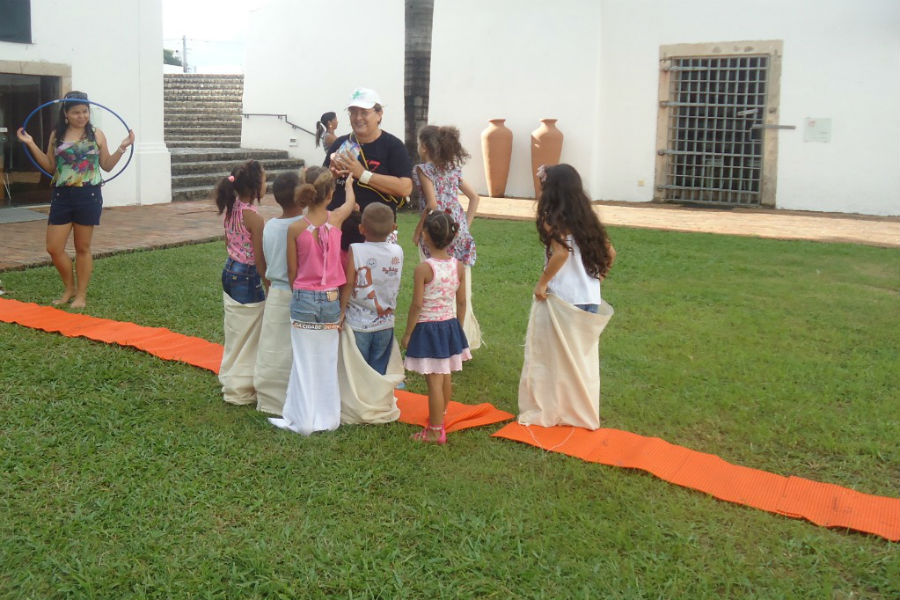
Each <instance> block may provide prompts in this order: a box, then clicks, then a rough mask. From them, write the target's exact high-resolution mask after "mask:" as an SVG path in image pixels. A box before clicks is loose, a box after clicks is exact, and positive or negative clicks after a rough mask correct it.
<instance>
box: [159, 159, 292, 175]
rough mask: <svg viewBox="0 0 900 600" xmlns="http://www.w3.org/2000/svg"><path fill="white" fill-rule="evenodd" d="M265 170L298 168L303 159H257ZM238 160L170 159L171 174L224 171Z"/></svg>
mask: <svg viewBox="0 0 900 600" xmlns="http://www.w3.org/2000/svg"><path fill="white" fill-rule="evenodd" d="M258 160H259V161H260V162H261V163H262V166H263V168H265V169H266V171H278V170H284V169H291V168H295V167H296V168H300V167H301V166H303V164H304V163H303V159H300V158H266V157H263V158H259V159H258ZM237 162H240V160H234V159H231V158H229V159H228V160H202V161H196V162H185V163H177V162H175V161H174V160H173V161H172V175H173V176H176V175H192V174H200V173H211V172H219V171H222V170H225V171H226V172H227V171H228V170H229V169H230V168H231V167H232V166H233V165H234V164H235V163H237Z"/></svg>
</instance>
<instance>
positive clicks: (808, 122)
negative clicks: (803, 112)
mask: <svg viewBox="0 0 900 600" xmlns="http://www.w3.org/2000/svg"><path fill="white" fill-rule="evenodd" d="M803 141H804V142H821V143H823V144H827V143H828V142H830V141H831V119H815V118H811V117H806V119H804V123H803Z"/></svg>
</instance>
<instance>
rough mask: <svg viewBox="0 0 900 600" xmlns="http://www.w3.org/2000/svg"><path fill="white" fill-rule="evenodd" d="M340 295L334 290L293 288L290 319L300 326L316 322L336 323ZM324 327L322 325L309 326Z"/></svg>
mask: <svg viewBox="0 0 900 600" xmlns="http://www.w3.org/2000/svg"><path fill="white" fill-rule="evenodd" d="M339 298H340V295H339V294H338V291H337V290H336V289H334V290H323V291H313V290H294V295H293V296H292V297H291V321H292V322H293V323H294V324H295V326H300V327H302V326H303V324H306V325H316V324H320V323H322V324H336V323H337V322H338V321H339V320H340V318H341V302H340V299H339ZM310 328H311V329H324V328H323V327H315V326H313V327H310Z"/></svg>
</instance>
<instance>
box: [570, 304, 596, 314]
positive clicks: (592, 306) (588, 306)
mask: <svg viewBox="0 0 900 600" xmlns="http://www.w3.org/2000/svg"><path fill="white" fill-rule="evenodd" d="M575 306H577V307H578V308H580V309H581V310H583V311H586V312H589V313H594V314H595V315H596V314H597V313H598V312H600V305H599V304H576V305H575Z"/></svg>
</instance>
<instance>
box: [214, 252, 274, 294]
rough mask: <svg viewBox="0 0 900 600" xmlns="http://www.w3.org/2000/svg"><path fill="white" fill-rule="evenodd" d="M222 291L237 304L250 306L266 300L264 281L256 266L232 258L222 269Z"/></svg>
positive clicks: (229, 258)
mask: <svg viewBox="0 0 900 600" xmlns="http://www.w3.org/2000/svg"><path fill="white" fill-rule="evenodd" d="M222 289H223V290H224V291H225V293H226V294H228V295H229V296H231V298H232V299H233V300H234V301H235V302H240V303H241V304H250V303H251V302H262V301H263V300H265V299H266V292H265V290H263V284H262V280H261V279H260V278H259V273H257V272H256V265H248V264H246V263H242V262H238V261H236V260H234V259H233V258H231V257H230V256H229V257H228V259H227V260H226V261H225V268H224V269H222Z"/></svg>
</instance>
